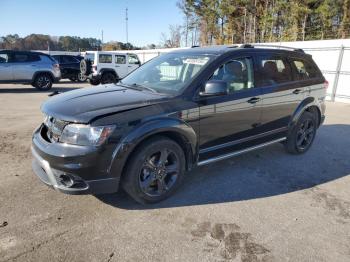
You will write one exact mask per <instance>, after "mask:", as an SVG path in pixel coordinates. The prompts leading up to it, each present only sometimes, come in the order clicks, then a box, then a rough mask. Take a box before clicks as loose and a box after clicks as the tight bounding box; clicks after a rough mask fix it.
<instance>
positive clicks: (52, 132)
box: [44, 116, 68, 142]
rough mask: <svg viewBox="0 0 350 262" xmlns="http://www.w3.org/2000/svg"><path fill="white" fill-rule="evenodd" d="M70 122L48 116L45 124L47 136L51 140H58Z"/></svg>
mask: <svg viewBox="0 0 350 262" xmlns="http://www.w3.org/2000/svg"><path fill="white" fill-rule="evenodd" d="M67 124H68V122H66V121H63V120H59V119H57V118H54V117H51V116H46V118H45V122H44V125H45V126H46V127H47V137H48V138H49V140H50V141H51V142H58V141H59V139H60V137H61V135H62V132H63V129H64V127H65V126H66V125H67Z"/></svg>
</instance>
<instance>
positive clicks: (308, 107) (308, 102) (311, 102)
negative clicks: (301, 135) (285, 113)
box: [289, 97, 321, 129]
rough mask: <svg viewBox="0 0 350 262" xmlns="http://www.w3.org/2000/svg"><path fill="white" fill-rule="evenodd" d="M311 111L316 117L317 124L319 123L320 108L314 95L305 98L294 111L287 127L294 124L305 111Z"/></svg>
mask: <svg viewBox="0 0 350 262" xmlns="http://www.w3.org/2000/svg"><path fill="white" fill-rule="evenodd" d="M305 111H307V112H310V113H313V114H314V115H315V116H316V117H317V118H316V120H317V125H318V126H319V125H320V124H321V109H320V106H319V105H318V103H317V101H316V100H315V98H314V97H307V98H305V99H304V100H303V101H302V102H301V103H300V104H299V106H298V107H297V109H296V110H295V111H294V113H293V115H292V118H291V120H290V122H289V129H291V127H293V126H295V125H296V123H297V122H298V120H299V118H300V116H301V115H302V114H303V113H304V112H305Z"/></svg>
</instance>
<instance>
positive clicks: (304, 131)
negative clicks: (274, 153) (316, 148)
mask: <svg viewBox="0 0 350 262" xmlns="http://www.w3.org/2000/svg"><path fill="white" fill-rule="evenodd" d="M316 131H317V120H316V117H315V115H314V114H312V113H310V112H304V113H303V114H302V115H301V116H300V118H299V120H298V122H297V123H296V125H295V126H294V127H293V128H292V129H291V130H290V131H289V133H288V136H287V140H286V141H285V144H284V145H285V148H286V150H287V152H289V153H291V154H303V153H305V152H306V151H308V150H309V149H310V147H311V145H312V143H313V141H314V139H315V136H316Z"/></svg>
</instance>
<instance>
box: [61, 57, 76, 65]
mask: <svg viewBox="0 0 350 262" xmlns="http://www.w3.org/2000/svg"><path fill="white" fill-rule="evenodd" d="M61 63H66V64H69V63H78V60H76V59H75V58H74V57H73V56H62V57H61Z"/></svg>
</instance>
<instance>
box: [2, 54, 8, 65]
mask: <svg viewBox="0 0 350 262" xmlns="http://www.w3.org/2000/svg"><path fill="white" fill-rule="evenodd" d="M8 60H9V56H8V54H0V64H2V63H7V62H8Z"/></svg>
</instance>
